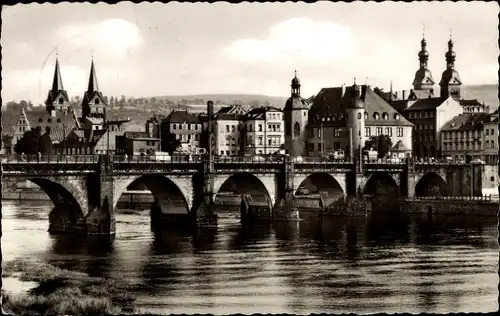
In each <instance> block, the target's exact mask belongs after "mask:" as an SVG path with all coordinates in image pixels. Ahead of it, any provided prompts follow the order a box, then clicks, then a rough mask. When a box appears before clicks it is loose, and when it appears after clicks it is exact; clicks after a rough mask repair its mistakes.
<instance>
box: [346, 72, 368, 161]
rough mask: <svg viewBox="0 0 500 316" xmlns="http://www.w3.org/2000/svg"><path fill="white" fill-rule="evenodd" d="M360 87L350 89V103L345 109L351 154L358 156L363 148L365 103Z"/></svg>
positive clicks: (354, 86)
mask: <svg viewBox="0 0 500 316" xmlns="http://www.w3.org/2000/svg"><path fill="white" fill-rule="evenodd" d="M362 92H363V91H362V87H361V86H358V85H357V84H356V79H354V84H353V85H352V87H351V103H350V105H349V106H348V107H347V108H346V113H347V122H346V125H347V126H346V127H347V129H348V130H349V131H350V135H351V137H352V153H353V155H354V156H359V155H360V153H361V149H362V148H363V147H364V146H365V102H364V101H363V99H362Z"/></svg>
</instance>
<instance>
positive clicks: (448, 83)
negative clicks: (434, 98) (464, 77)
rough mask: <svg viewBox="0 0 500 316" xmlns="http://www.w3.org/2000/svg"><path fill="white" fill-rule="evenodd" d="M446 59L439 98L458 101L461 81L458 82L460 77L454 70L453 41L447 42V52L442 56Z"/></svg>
mask: <svg viewBox="0 0 500 316" xmlns="http://www.w3.org/2000/svg"><path fill="white" fill-rule="evenodd" d="M444 56H445V58H446V70H445V71H443V75H442V77H441V82H439V85H440V86H441V97H442V98H447V97H449V96H451V97H452V98H453V99H455V100H457V101H460V86H461V85H462V81H460V76H459V75H458V71H456V70H455V58H456V54H455V52H454V51H453V41H452V40H451V38H450V40H449V41H448V51H447V52H446V54H445V55H444Z"/></svg>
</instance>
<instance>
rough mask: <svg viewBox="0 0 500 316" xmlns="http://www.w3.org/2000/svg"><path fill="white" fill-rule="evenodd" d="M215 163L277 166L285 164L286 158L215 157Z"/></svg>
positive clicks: (276, 156) (272, 156) (270, 156)
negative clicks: (277, 164)
mask: <svg viewBox="0 0 500 316" xmlns="http://www.w3.org/2000/svg"><path fill="white" fill-rule="evenodd" d="M213 159H214V162H215V163H234V164H242V163H243V164H276V163H283V162H284V157H283V156H278V155H267V156H215V157H214V158H213Z"/></svg>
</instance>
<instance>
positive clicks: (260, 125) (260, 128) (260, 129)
mask: <svg viewBox="0 0 500 316" xmlns="http://www.w3.org/2000/svg"><path fill="white" fill-rule="evenodd" d="M228 132H229V130H228ZM259 132H262V124H259Z"/></svg>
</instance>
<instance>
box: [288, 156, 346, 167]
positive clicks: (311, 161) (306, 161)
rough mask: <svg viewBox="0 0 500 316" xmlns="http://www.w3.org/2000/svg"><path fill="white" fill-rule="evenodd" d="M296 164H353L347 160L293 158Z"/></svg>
mask: <svg viewBox="0 0 500 316" xmlns="http://www.w3.org/2000/svg"><path fill="white" fill-rule="evenodd" d="M292 159H293V161H294V162H295V163H296V164H313V165H314V164H330V165H331V164H351V163H352V162H351V161H350V160H347V159H334V158H324V157H295V158H292Z"/></svg>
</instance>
